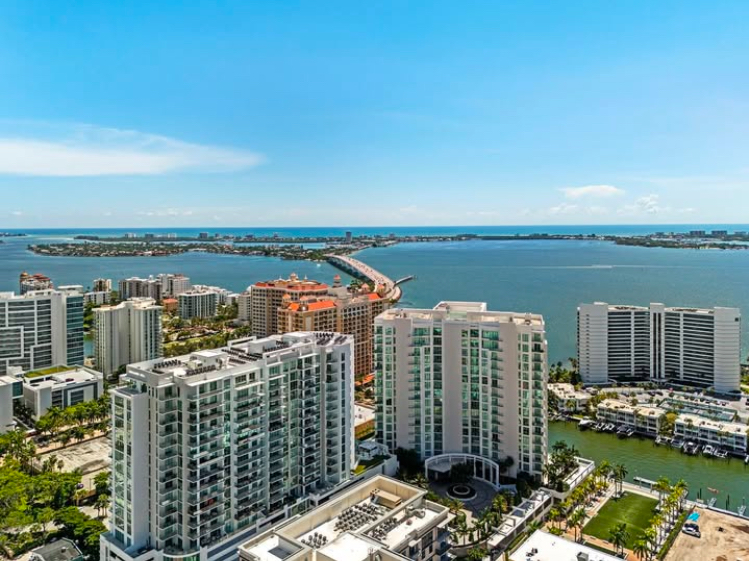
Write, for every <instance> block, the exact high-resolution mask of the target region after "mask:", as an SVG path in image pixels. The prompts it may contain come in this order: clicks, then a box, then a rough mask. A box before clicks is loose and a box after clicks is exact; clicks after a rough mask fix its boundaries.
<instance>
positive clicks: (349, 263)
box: [327, 255, 414, 301]
mask: <svg viewBox="0 0 749 561" xmlns="http://www.w3.org/2000/svg"><path fill="white" fill-rule="evenodd" d="M327 259H328V263H330V264H331V265H333V266H334V267H336V268H338V269H340V270H341V271H343V272H345V273H348V274H349V275H351V276H352V277H354V278H357V279H360V280H364V281H367V282H371V283H373V284H375V285H378V284H381V285H383V286H384V287H385V298H389V299H391V300H394V301H398V300H400V298H401V296H402V294H403V292H402V290H401V289H400V286H398V285H399V284H401V283H404V282H407V281H409V280H411V279H413V278H414V277H413V275H412V276H410V277H405V278H403V279H400V280H398V281H397V282H396V281H394V280H393V279H391V278H390V277H388V276H386V275H383V274H382V273H381V272H379V271H378V270H376V269H373V268H372V267H370V266H369V265H367V264H366V263H363V262H361V261H359V260H358V259H354V258H353V257H349V256H347V255H328V256H327Z"/></svg>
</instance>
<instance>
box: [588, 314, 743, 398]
mask: <svg viewBox="0 0 749 561" xmlns="http://www.w3.org/2000/svg"><path fill="white" fill-rule="evenodd" d="M577 315H578V327H577V332H578V333H577V347H578V364H579V368H580V375H581V376H582V379H583V382H584V383H586V384H599V385H600V384H606V383H609V382H610V381H617V382H627V381H653V382H657V383H677V384H684V385H689V386H697V387H713V388H714V389H715V390H716V391H718V392H721V393H729V392H735V391H738V390H739V382H740V377H741V365H740V358H741V312H740V311H739V310H738V309H736V308H708V309H704V308H667V307H666V306H664V305H663V304H650V307H647V308H646V307H642V306H610V305H609V304H606V303H605V302H596V303H594V304H581V305H580V307H579V308H578V312H577Z"/></svg>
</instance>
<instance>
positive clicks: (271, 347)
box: [127, 331, 353, 381]
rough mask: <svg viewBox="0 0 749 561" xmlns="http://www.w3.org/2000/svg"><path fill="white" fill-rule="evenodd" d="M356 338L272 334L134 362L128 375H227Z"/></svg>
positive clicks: (326, 334)
mask: <svg viewBox="0 0 749 561" xmlns="http://www.w3.org/2000/svg"><path fill="white" fill-rule="evenodd" d="M347 341H353V336H351V335H342V334H340V333H331V332H306V331H299V332H293V333H285V334H283V335H271V336H270V337H265V338H262V339H258V338H255V337H248V338H246V339H238V340H235V341H229V343H228V345H227V346H226V347H222V348H220V349H206V350H202V351H195V352H192V353H190V354H186V355H182V356H178V357H173V358H169V359H163V358H159V359H155V360H149V361H145V362H139V363H135V364H131V365H130V366H129V367H128V373H127V376H128V377H136V378H137V377H138V376H139V375H141V374H142V375H151V376H153V375H156V376H159V377H163V378H165V379H166V378H184V379H189V380H190V381H193V380H194V381H203V380H206V379H209V378H212V377H215V374H216V373H218V374H223V373H226V372H230V371H232V370H234V369H237V368H243V369H246V367H247V366H248V365H251V364H252V363H257V362H262V361H265V362H266V363H269V364H270V363H275V362H281V361H282V360H283V359H284V358H285V355H288V354H289V353H294V354H297V355H298V354H299V352H302V351H304V350H306V349H309V347H310V346H315V347H332V346H335V345H340V344H343V343H346V342H347Z"/></svg>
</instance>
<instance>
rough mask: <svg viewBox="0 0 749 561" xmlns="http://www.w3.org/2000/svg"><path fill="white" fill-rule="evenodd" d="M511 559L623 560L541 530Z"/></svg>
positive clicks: (546, 560)
mask: <svg viewBox="0 0 749 561" xmlns="http://www.w3.org/2000/svg"><path fill="white" fill-rule="evenodd" d="M510 560H511V561H583V560H585V561H621V559H620V558H619V557H615V556H614V555H609V554H607V553H604V552H602V551H599V550H597V549H593V548H591V547H587V546H585V545H581V544H579V543H575V542H572V541H569V540H566V539H564V538H561V537H559V536H553V535H552V534H548V533H546V532H543V531H541V530H537V531H536V532H534V533H533V534H532V535H531V537H530V538H528V539H527V540H526V541H525V542H524V543H523V544H522V545H521V546H520V547H519V548H518V549H516V550H515V552H514V553H513V554H512V555H510Z"/></svg>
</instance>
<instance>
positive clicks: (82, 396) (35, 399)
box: [23, 366, 104, 419]
mask: <svg viewBox="0 0 749 561" xmlns="http://www.w3.org/2000/svg"><path fill="white" fill-rule="evenodd" d="M103 393H104V382H103V377H102V375H101V373H100V372H97V371H96V370H91V369H90V368H86V367H85V366H76V367H75V368H70V369H60V370H59V371H58V372H55V373H54V374H48V375H42V376H35V375H27V376H25V377H24V378H23V400H24V402H26V405H27V407H29V408H30V409H31V412H32V416H33V417H34V419H39V417H41V416H43V415H44V414H45V413H46V412H47V410H48V409H49V408H50V407H58V408H60V409H65V408H66V407H70V406H72V405H77V404H79V403H83V402H84V401H92V400H94V399H98V398H99V397H100V396H101V395H102V394H103Z"/></svg>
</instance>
